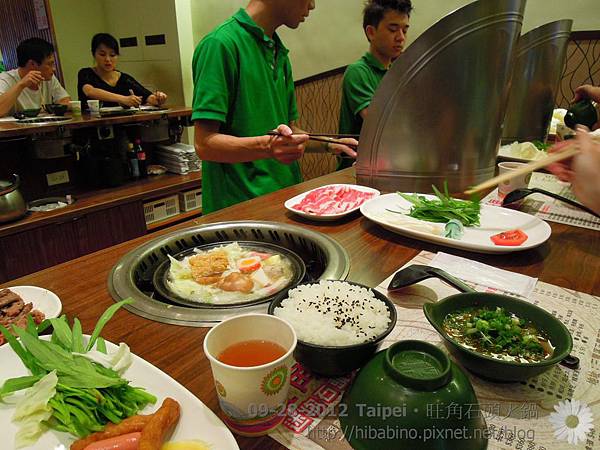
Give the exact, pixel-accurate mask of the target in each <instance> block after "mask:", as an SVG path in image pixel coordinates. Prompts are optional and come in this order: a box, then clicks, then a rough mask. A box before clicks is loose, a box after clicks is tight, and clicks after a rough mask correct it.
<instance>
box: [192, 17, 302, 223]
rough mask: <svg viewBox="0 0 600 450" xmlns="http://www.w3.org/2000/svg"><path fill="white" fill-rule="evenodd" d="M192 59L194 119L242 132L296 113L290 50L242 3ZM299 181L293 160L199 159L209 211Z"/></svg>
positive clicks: (256, 132) (259, 130) (252, 132)
mask: <svg viewBox="0 0 600 450" xmlns="http://www.w3.org/2000/svg"><path fill="white" fill-rule="evenodd" d="M192 65H193V75H194V101H193V112H192V120H199V119H208V120H215V121H218V122H221V127H220V132H221V133H225V134H229V135H233V136H238V137H245V136H261V135H264V134H266V133H267V132H268V131H269V130H272V129H274V128H276V127H277V126H278V125H279V124H282V123H286V124H289V123H290V122H291V121H293V120H296V119H297V118H298V110H297V109H296V96H295V92H294V80H293V77H292V67H291V64H290V61H289V58H288V50H287V49H286V48H285V47H284V45H283V43H282V42H281V40H280V39H279V36H277V34H274V35H273V39H271V38H269V37H268V36H267V35H265V33H264V31H263V30H262V28H260V27H259V26H258V25H257V24H256V23H255V22H254V21H253V20H252V19H251V18H250V16H249V15H248V14H247V13H246V11H245V10H244V9H240V10H239V11H238V12H237V13H236V14H234V15H233V16H232V17H230V18H229V19H228V20H226V21H225V22H224V23H223V24H221V25H220V26H218V27H217V28H216V29H214V30H213V31H212V32H211V33H210V34H208V35H207V36H206V37H205V38H204V39H202V41H201V42H200V44H199V45H198V47H196V50H195V52H194V58H193V60H192ZM301 181H302V176H301V174H300V168H299V165H298V163H297V162H294V163H292V164H290V165H286V164H282V163H280V162H278V161H277V160H275V159H262V160H257V161H252V162H246V163H235V164H226V163H217V162H212V161H203V162H202V208H203V211H204V212H206V213H209V212H212V211H216V210H218V209H221V208H225V207H227V206H230V205H234V204H236V203H239V202H242V201H244V200H249V199H251V198H254V197H257V196H259V195H263V194H267V193H269V192H273V191H276V190H278V189H281V188H284V187H287V186H291V185H294V184H296V183H299V182H301Z"/></svg>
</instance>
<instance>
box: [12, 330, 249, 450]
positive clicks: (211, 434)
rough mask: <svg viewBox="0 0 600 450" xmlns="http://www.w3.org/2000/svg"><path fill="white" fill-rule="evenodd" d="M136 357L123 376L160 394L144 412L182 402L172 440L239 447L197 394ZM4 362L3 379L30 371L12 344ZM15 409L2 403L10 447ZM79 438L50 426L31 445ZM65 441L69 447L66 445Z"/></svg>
mask: <svg viewBox="0 0 600 450" xmlns="http://www.w3.org/2000/svg"><path fill="white" fill-rule="evenodd" d="M86 337H89V336H86ZM106 347H107V349H108V350H111V351H114V350H116V349H117V346H116V345H114V344H112V343H110V342H106ZM132 357H133V363H132V364H131V367H129V369H127V371H126V372H125V374H124V375H123V378H125V379H127V380H129V381H131V386H136V387H143V388H144V389H146V390H147V391H148V392H150V393H151V394H153V395H155V396H156V398H157V401H156V404H155V405H151V406H148V407H146V408H145V409H144V410H143V411H140V413H141V414H149V413H151V412H153V411H155V410H156V409H158V408H159V407H160V405H161V404H162V402H163V400H164V399H165V398H166V397H171V398H173V399H175V400H177V401H178V402H179V404H180V405H181V417H180V419H179V423H178V424H177V427H176V428H175V431H174V432H173V435H172V436H171V438H170V439H169V440H170V441H191V440H200V441H203V442H205V443H206V444H207V445H208V447H209V448H214V449H219V450H239V447H238V445H237V442H236V441H235V438H234V437H233V435H232V434H231V432H230V431H229V429H228V428H227V427H226V426H225V424H224V423H223V422H221V420H220V419H219V418H218V417H217V416H216V415H215V413H213V412H212V411H211V410H210V409H209V408H208V407H207V406H205V405H204V403H202V402H201V401H200V400H199V399H198V398H197V397H196V396H195V395H194V394H192V393H191V392H190V391H188V390H187V389H186V388H185V387H183V386H182V385H181V384H179V383H178V382H177V381H175V380H174V379H173V378H171V377H170V376H169V375H167V374H166V373H164V372H163V371H161V370H160V369H158V368H157V367H155V366H153V365H152V364H150V363H149V362H147V361H145V360H144V359H142V358H140V357H139V356H137V355H133V354H132ZM0 366H1V367H2V378H3V379H7V378H13V377H19V376H24V375H29V373H28V371H27V369H26V368H25V366H23V363H22V362H21V360H20V359H19V357H18V356H17V355H16V354H15V352H14V351H13V350H12V348H10V346H8V345H5V346H3V347H0ZM9 400H10V397H7V401H9ZM13 413H14V405H11V404H9V403H0V436H3V442H4V444H3V445H6V446H7V447H6V448H13V447H12V446H13V445H14V436H15V433H16V431H17V427H16V426H15V424H14V423H12V421H11V419H12V415H13ZM75 440H76V438H75V437H74V436H71V435H70V434H68V433H62V432H58V431H54V430H49V431H47V432H46V433H44V434H43V435H42V437H41V438H40V439H39V440H38V441H37V443H36V444H35V445H33V446H31V447H27V448H28V449H31V450H49V449H61V448H62V449H64V448H65V447H66V448H69V446H70V445H71V443H73V442H74V441H75ZM61 444H62V445H63V446H65V447H62V446H61ZM3 448H5V447H3Z"/></svg>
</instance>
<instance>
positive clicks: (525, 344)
mask: <svg viewBox="0 0 600 450" xmlns="http://www.w3.org/2000/svg"><path fill="white" fill-rule="evenodd" d="M423 311H424V312H425V316H426V317H427V320H429V322H430V323H431V325H433V327H434V328H435V329H436V330H437V331H438V333H440V335H441V336H442V337H443V338H444V340H445V344H446V347H447V348H448V350H449V351H450V353H452V355H453V356H454V357H455V358H456V359H457V360H458V361H459V362H460V363H461V364H462V365H463V366H464V367H466V368H467V369H468V370H470V371H471V372H473V373H475V374H477V375H479V376H481V377H483V378H486V379H489V380H492V381H503V382H508V381H523V380H527V379H528V378H531V377H534V376H536V375H539V374H540V373H542V372H544V371H546V370H548V369H550V368H552V367H553V366H555V365H556V364H558V363H560V362H561V361H563V360H564V359H565V358H567V357H569V353H570V352H571V350H572V348H573V338H572V337H571V333H570V332H569V330H568V329H567V327H565V325H564V324H563V323H562V322H561V321H560V320H559V319H557V318H556V317H554V316H553V315H552V314H550V313H549V312H548V311H546V310H544V309H542V308H540V307H538V306H536V305H533V304H531V303H529V302H526V301H523V300H519V299H517V298H513V297H509V296H506V295H498V294H490V293H480V292H468V293H462V294H456V295H452V296H450V297H447V298H445V299H443V300H440V301H438V302H436V303H427V304H425V305H423Z"/></svg>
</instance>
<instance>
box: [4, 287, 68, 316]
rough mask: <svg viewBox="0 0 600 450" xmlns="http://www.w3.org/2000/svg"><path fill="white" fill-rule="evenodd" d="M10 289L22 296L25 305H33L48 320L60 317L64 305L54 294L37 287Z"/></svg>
mask: <svg viewBox="0 0 600 450" xmlns="http://www.w3.org/2000/svg"><path fill="white" fill-rule="evenodd" d="M8 289H10V290H11V291H13V292H14V293H15V294H18V295H20V296H21V298H22V299H23V301H24V302H25V303H30V302H31V303H32V304H33V309H37V310H38V311H41V312H43V313H44V316H45V317H46V319H52V318H54V317H58V316H59V315H60V312H61V311H62V303H61V302H60V299H59V298H58V295H56V294H55V293H54V292H52V291H50V290H48V289H44V288H41V287H37V286H11V287H9V288H8Z"/></svg>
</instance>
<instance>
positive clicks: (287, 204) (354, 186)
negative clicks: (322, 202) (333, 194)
mask: <svg viewBox="0 0 600 450" xmlns="http://www.w3.org/2000/svg"><path fill="white" fill-rule="evenodd" d="M344 186H347V187H350V188H352V189H355V190H357V191H361V192H372V193H374V194H375V197H373V198H376V197H378V196H379V194H381V193H380V192H379V191H378V190H377V189H373V188H370V187H367V186H360V185H358V184H343V183H341V184H327V185H325V186H320V187H318V188H315V189H311V190H310V191H306V192H303V193H302V194H298V195H296V196H295V197H292V198H290V199H289V200H287V201H286V202H285V203H284V204H283V205H284V206H285V208H286V209H287V210H288V211H291V212H293V213H294V214H298V215H299V216H301V217H304V218H306V219H312V220H322V221H327V220H336V219H340V218H342V217H345V216H347V215H348V214H352V213H353V212H354V211H358V210H359V209H360V207H361V206H362V205H364V203H362V204H361V205H359V206H357V207H355V208H352V209H350V210H348V211H345V212H343V213H339V214H311V213H307V212H304V211H300V210H297V209H294V208H293V205H296V204H298V203H300V202H301V201H302V200H303V199H304V197H306V196H307V195H308V194H310V193H311V192H313V191H316V190H317V189H323V188H327V187H344ZM370 200H373V199H369V200H367V201H370Z"/></svg>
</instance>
